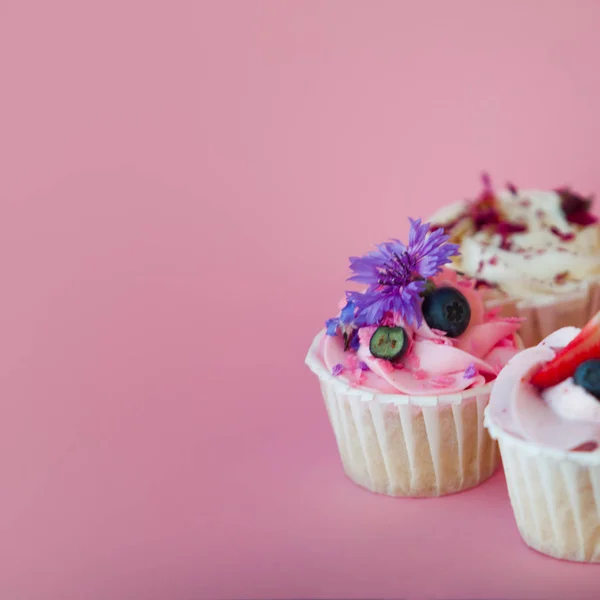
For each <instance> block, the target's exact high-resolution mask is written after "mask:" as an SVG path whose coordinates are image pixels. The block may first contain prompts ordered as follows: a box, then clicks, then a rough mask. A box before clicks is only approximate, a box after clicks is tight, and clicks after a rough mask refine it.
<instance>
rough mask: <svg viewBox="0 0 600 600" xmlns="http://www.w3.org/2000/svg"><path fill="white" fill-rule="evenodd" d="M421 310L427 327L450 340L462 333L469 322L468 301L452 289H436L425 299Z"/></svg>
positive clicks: (469, 309)
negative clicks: (443, 334) (441, 333)
mask: <svg viewBox="0 0 600 600" xmlns="http://www.w3.org/2000/svg"><path fill="white" fill-rule="evenodd" d="M422 308H423V317H424V318H425V321H426V323H427V325H429V327H431V328H432V329H439V330H440V331H445V332H446V335H447V336H448V337H451V338H455V337H458V336H459V335H461V334H462V333H464V332H465V331H466V329H467V327H468V326H469V321H470V320H471V307H470V306H469V301H468V300H467V299H466V298H465V297H464V295H463V294H461V293H460V292H459V291H458V290H457V289H456V288H453V287H439V288H437V289H436V290H435V291H434V292H432V293H431V294H429V295H428V296H426V297H425V299H424V300H423V307H422Z"/></svg>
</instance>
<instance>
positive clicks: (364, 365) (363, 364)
mask: <svg viewBox="0 0 600 600" xmlns="http://www.w3.org/2000/svg"><path fill="white" fill-rule="evenodd" d="M358 368H359V369H360V370H361V371H368V370H369V365H368V364H367V363H366V362H365V361H364V360H361V361H360V362H359V363H358Z"/></svg>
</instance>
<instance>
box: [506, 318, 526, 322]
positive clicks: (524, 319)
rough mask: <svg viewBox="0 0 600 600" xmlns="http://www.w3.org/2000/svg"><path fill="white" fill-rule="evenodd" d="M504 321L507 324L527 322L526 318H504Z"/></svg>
mask: <svg viewBox="0 0 600 600" xmlns="http://www.w3.org/2000/svg"><path fill="white" fill-rule="evenodd" d="M502 320H503V321H504V322H505V323H524V322H525V321H527V319H526V318H525V317H504V318H503V319H502Z"/></svg>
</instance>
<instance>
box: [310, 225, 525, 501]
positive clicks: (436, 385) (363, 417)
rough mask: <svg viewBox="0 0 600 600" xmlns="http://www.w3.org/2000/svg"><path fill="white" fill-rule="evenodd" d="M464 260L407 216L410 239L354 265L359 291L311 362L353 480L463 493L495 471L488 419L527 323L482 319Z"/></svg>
mask: <svg viewBox="0 0 600 600" xmlns="http://www.w3.org/2000/svg"><path fill="white" fill-rule="evenodd" d="M457 253H458V246H457V245H456V244H452V243H449V241H448V236H447V235H446V234H444V232H443V231H442V230H441V229H438V230H437V231H432V230H431V228H430V225H429V224H427V223H421V221H420V220H417V221H412V220H411V221H410V233H409V238H408V244H403V243H401V242H400V241H398V240H392V241H389V242H385V243H382V244H379V245H378V246H377V247H376V249H375V250H374V251H372V252H369V253H368V254H366V255H364V256H361V257H353V258H351V259H350V270H351V272H352V275H351V277H350V280H352V281H354V282H357V283H358V284H361V285H362V286H363V288H362V289H360V290H358V291H348V292H347V293H346V296H345V298H344V300H343V301H342V302H341V303H340V310H339V313H338V314H337V316H335V317H333V318H331V319H329V320H328V321H327V322H326V324H325V328H324V329H323V330H322V331H321V332H320V333H319V334H318V335H317V336H316V337H315V339H314V341H313V343H312V345H311V347H310V350H309V352H308V355H307V357H306V363H307V365H308V366H309V367H310V369H311V370H312V371H313V372H314V373H315V374H316V375H317V377H318V378H319V381H320V385H321V390H322V393H323V396H324V399H325V405H326V407H327V411H328V414H329V418H330V421H331V425H332V428H333V433H334V435H335V438H336V441H337V446H338V449H339V453H340V456H341V461H342V465H343V468H344V470H345V472H346V474H347V475H348V476H349V477H350V478H351V479H352V480H353V481H355V482H356V483H358V484H359V485H361V486H363V487H365V488H367V489H369V490H372V491H374V492H379V493H383V494H388V495H392V496H439V495H443V494H449V493H452V492H458V491H461V490H464V489H467V488H470V487H473V486H475V485H477V484H478V483H480V482H482V481H484V480H485V479H487V478H488V477H490V475H492V473H493V472H494V470H495V468H496V466H497V464H498V460H499V455H498V452H497V447H496V444H495V442H493V441H492V439H491V438H490V437H489V436H488V434H487V433H486V431H485V429H484V427H483V412H484V409H485V407H486V406H487V404H488V400H489V396H490V390H491V387H492V385H493V384H494V381H495V379H496V375H497V373H498V372H499V371H500V370H501V368H502V367H503V366H504V365H505V364H506V363H507V361H508V360H509V359H510V358H511V357H512V356H514V355H515V353H517V352H518V344H519V341H518V337H517V335H516V333H517V330H518V329H519V326H520V324H521V320H520V319H517V318H503V317H499V316H498V315H497V314H496V313H490V312H486V310H485V309H484V305H483V298H482V292H481V291H480V290H477V289H476V286H475V281H474V280H472V279H469V278H467V277H464V276H462V275H460V274H458V273H457V272H456V271H455V270H452V269H449V268H447V267H446V265H447V264H449V262H450V260H451V258H452V257H453V256H456V255H457Z"/></svg>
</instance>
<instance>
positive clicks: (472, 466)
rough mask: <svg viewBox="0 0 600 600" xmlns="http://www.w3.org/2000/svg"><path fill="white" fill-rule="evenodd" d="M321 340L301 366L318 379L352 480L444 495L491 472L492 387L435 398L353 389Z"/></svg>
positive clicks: (399, 492)
mask: <svg viewBox="0 0 600 600" xmlns="http://www.w3.org/2000/svg"><path fill="white" fill-rule="evenodd" d="M320 338H321V334H320V335H318V336H317V337H316V338H315V341H314V342H313V344H312V346H311V349H310V351H309V353H308V356H307V357H306V363H307V365H308V366H309V367H310V369H311V370H312V371H313V372H314V373H315V374H316V375H317V376H318V377H319V380H320V383H321V391H322V393H323V398H324V399H325V406H326V408H327V413H328V414H329V419H330V422H331V426H332V428H333V433H334V435H335V439H336V442H337V447H338V450H339V453H340V457H341V461H342V465H343V468H344V471H345V472H346V474H347V475H348V477H350V479H352V480H353V481H354V482H355V483H357V484H358V485H361V486H363V487H365V488H367V489H369V490H371V491H373V492H378V493H381V494H387V495H390V496H441V495H444V494H451V493H454V492H459V491H461V490H465V489H468V488H471V487H473V486H475V485H477V484H479V483H481V482H483V481H485V480H486V479H488V478H489V477H490V476H491V475H492V474H493V473H494V471H495V469H496V467H497V466H498V463H499V458H500V457H499V452H498V450H497V444H496V442H495V441H494V440H492V438H491V437H490V436H489V435H488V433H487V431H486V430H485V429H484V427H483V415H484V409H485V407H486V406H487V404H488V402H489V397H490V391H491V384H488V385H485V386H480V387H478V388H474V389H472V390H467V391H465V392H463V393H462V394H447V395H440V396H408V395H404V394H386V393H381V392H377V391H375V390H366V389H362V388H355V387H351V386H350V385H348V384H346V383H345V382H344V381H343V380H341V379H340V378H339V377H334V376H333V375H331V374H330V373H329V371H328V370H327V369H326V368H325V365H324V364H323V362H322V360H321V359H320V358H319V356H318V353H317V352H318V346H319V341H320Z"/></svg>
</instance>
